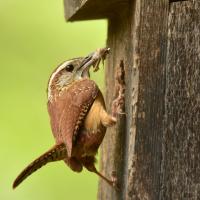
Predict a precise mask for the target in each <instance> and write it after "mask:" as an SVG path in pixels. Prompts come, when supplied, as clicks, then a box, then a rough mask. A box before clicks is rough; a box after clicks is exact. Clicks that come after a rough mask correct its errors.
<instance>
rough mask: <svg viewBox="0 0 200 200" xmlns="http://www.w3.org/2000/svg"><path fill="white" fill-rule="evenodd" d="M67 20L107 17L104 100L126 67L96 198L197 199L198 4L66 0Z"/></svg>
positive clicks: (161, 0)
mask: <svg viewBox="0 0 200 200" xmlns="http://www.w3.org/2000/svg"><path fill="white" fill-rule="evenodd" d="M64 2H65V13H66V19H67V20H69V21H77V20H86V19H87V20H88V19H100V18H107V19H108V21H109V23H108V40H107V46H108V47H110V48H111V54H110V56H109V59H108V61H107V67H106V105H107V108H108V110H109V109H111V103H112V100H113V98H114V97H113V88H114V83H115V77H114V75H115V71H116V68H117V67H119V66H121V67H122V68H123V67H124V72H125V113H126V115H122V116H119V117H118V123H117V125H116V127H114V128H111V129H109V130H108V132H107V134H106V137H105V139H104V142H103V144H102V148H101V171H102V172H103V173H104V174H105V175H106V176H108V177H109V176H111V173H112V171H116V174H117V178H118V181H119V183H120V191H117V192H116V191H115V190H113V188H111V187H110V186H108V185H107V184H106V183H105V182H103V181H100V184H99V192H98V199H99V200H120V199H127V200H132V199H133V200H134V199H135V200H157V199H160V200H168V199H169V200H170V199H180V200H184V199H190V200H197V199H200V2H199V1H172V0H171V1H169V0H154V1H152V0H65V1H64Z"/></svg>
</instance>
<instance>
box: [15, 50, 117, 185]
mask: <svg viewBox="0 0 200 200" xmlns="http://www.w3.org/2000/svg"><path fill="white" fill-rule="evenodd" d="M106 51H107V52H106ZM107 53H108V49H100V50H97V51H96V52H94V53H93V54H90V56H87V57H85V58H77V59H73V60H70V61H66V62H64V63H63V64H61V65H60V66H59V67H58V68H57V69H56V70H55V71H54V72H53V74H52V75H51V77H50V80H49V85H48V112H49V115H50V122H51V128H52V132H53V135H54V138H55V141H56V145H55V146H54V147H53V148H52V149H50V150H49V151H48V152H46V153H45V154H43V155H42V156H40V157H39V158H38V159H36V160H35V161H33V162H32V163H31V164H30V165H29V166H28V167H26V168H25V169H24V170H23V171H22V172H21V173H20V175H19V176H18V177H17V179H16V180H15V182H14V184H13V187H14V188H15V187H16V186H17V185H19V184H20V183H21V182H22V181H23V180H24V179H25V178H26V177H28V176H29V175H30V174H32V173H33V172H34V171H36V170H37V169H39V168H40V167H42V166H43V165H45V164H47V163H48V162H52V161H58V160H64V162H65V163H66V164H67V165H68V166H69V167H70V168H71V169H72V170H73V171H76V172H80V171H82V168H83V167H85V168H86V169H88V170H89V171H91V172H94V173H96V174H98V175H99V176H100V177H102V178H103V179H104V180H106V181H107V182H108V183H109V184H110V185H113V182H112V181H110V180H108V179H107V178H106V177H104V176H103V175H102V174H100V173H99V172H97V170H96V168H95V165H94V164H95V155H96V153H97V150H98V148H99V146H100V144H101V142H102V140H103V138H104V135H105V132H106V127H109V126H111V125H113V124H115V122H116V119H115V118H114V117H112V116H111V115H109V114H108V113H107V112H106V109H105V103H104V99H103V95H102V93H101V91H100V90H99V88H98V86H97V85H96V83H95V82H94V81H92V80H90V79H89V68H90V66H91V65H94V66H95V70H96V69H97V68H98V66H97V65H98V64H99V61H100V60H101V59H102V58H104V57H105V56H106V54H107Z"/></svg>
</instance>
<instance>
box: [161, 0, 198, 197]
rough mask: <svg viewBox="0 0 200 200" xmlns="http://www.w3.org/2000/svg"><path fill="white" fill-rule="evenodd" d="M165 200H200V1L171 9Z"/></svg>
mask: <svg viewBox="0 0 200 200" xmlns="http://www.w3.org/2000/svg"><path fill="white" fill-rule="evenodd" d="M168 38H169V39H168V47H167V49H168V55H167V68H166V69H167V73H166V74H167V76H166V103H165V110H166V118H165V127H166V128H165V135H164V141H163V145H164V146H163V158H164V160H163V167H162V168H163V180H162V183H163V186H162V188H163V191H162V195H161V199H163V200H165V199H181V200H186V199H187V200H188V199H190V200H197V199H200V2H199V1H193V2H192V1H191V2H189V1H188V2H184V3H174V4H171V6H170V13H169V30H168Z"/></svg>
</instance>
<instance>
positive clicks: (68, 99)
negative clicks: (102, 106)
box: [48, 79, 99, 157]
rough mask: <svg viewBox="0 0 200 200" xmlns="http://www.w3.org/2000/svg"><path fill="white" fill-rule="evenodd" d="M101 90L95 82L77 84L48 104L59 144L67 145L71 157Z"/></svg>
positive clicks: (87, 81)
mask: <svg viewBox="0 0 200 200" xmlns="http://www.w3.org/2000/svg"><path fill="white" fill-rule="evenodd" d="M98 92H99V89H98V87H97V85H96V84H95V82H94V81H92V80H89V79H83V80H80V81H77V82H75V83H74V84H73V85H72V86H70V87H69V88H68V89H66V90H64V91H62V93H61V95H60V96H58V97H57V98H56V100H55V101H53V102H48V111H49V115H50V119H51V127H52V131H53V134H54V137H55V139H56V141H57V143H65V144H66V147H67V153H68V156H69V157H71V153H72V147H73V143H74V142H75V141H76V136H77V133H78V131H79V129H80V128H81V126H82V124H83V121H84V119H85V116H86V114H87V112H88V111H89V109H90V107H91V105H92V103H93V102H94V100H95V98H96V96H97V94H98Z"/></svg>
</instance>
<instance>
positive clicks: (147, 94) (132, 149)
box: [126, 0, 169, 200]
mask: <svg viewBox="0 0 200 200" xmlns="http://www.w3.org/2000/svg"><path fill="white" fill-rule="evenodd" d="M135 3H136V4H135V7H136V12H135V15H134V16H133V17H134V27H133V30H132V31H133V33H132V35H133V52H134V53H133V59H134V67H133V68H134V69H135V70H136V72H137V71H138V73H139V80H138V81H135V79H136V78H137V76H136V77H134V78H133V79H132V88H133V91H132V92H131V93H130V94H129V95H132V96H133V97H134V96H135V95H136V96H137V97H136V98H135V97H134V98H132V103H131V105H132V107H130V106H129V108H130V109H131V110H132V119H131V125H130V126H129V134H128V135H129V158H128V171H127V174H128V177H127V191H126V199H128V200H132V199H137V200H139V199H141V200H155V199H158V198H159V192H160V181H161V180H160V173H161V159H162V157H161V156H162V154H161V152H162V135H163V118H164V94H165V67H166V44H167V20H168V5H169V4H168V1H167V0H156V1H151V0H140V1H139V0H136V2H135ZM134 34H135V35H134ZM134 89H136V90H138V91H134ZM134 92H135V93H134ZM127 106H128V105H127ZM135 109H136V113H135Z"/></svg>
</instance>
